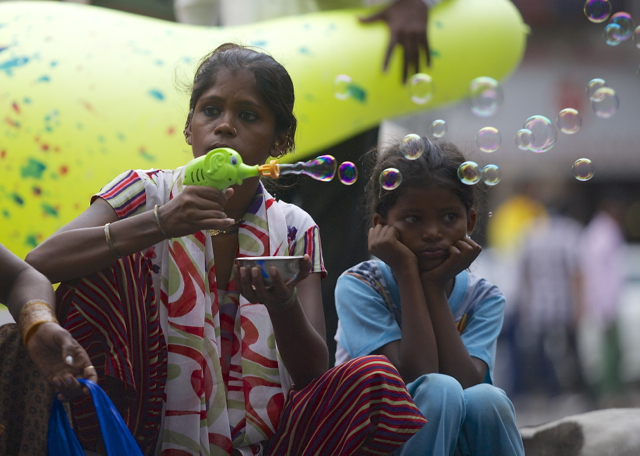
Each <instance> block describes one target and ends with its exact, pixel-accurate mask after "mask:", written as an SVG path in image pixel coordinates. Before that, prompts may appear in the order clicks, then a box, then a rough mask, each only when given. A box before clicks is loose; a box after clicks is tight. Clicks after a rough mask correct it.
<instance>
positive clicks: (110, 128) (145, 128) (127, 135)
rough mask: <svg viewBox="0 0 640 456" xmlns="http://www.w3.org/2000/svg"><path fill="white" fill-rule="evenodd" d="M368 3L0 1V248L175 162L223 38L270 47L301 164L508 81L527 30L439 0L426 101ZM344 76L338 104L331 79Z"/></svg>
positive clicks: (511, 10)
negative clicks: (380, 127)
mask: <svg viewBox="0 0 640 456" xmlns="http://www.w3.org/2000/svg"><path fill="white" fill-rule="evenodd" d="M363 14H366V11H361V10H349V11H345V10H343V11H339V12H324V13H315V14H310V15H306V16H298V17H289V18H283V19H278V20H272V21H268V22H263V23H257V24H252V25H248V26H239V27H228V28H222V27H199V26H189V25H182V24H176V23H173V22H167V21H162V20H157V19H151V18H146V17H142V16H137V15H133V14H129V13H122V12H118V11H113V10H108V9H104V8H99V7H93V6H87V5H81V4H74V3H65V2H0V122H1V123H0V125H1V126H0V176H1V179H0V243H2V244H4V245H5V246H7V247H8V248H9V249H10V250H11V251H13V252H14V253H15V254H16V255H18V256H20V257H24V256H25V255H26V253H27V252H28V251H29V250H30V249H32V248H33V247H34V246H36V245H37V244H38V243H40V242H41V241H42V240H43V239H45V238H46V237H47V236H49V235H51V234H52V233H53V232H54V231H55V230H57V229H58V228H60V227H61V226H62V225H64V224H65V223H67V222H69V221H70V220H71V219H73V218H74V217H76V216H77V215H78V214H79V213H80V212H81V211H83V210H84V209H85V208H86V207H87V206H88V203H89V198H90V196H91V195H92V194H93V193H95V192H96V191H98V190H99V189H100V188H101V187H102V186H103V185H104V184H106V183H107V182H109V181H110V180H111V179H112V178H113V177H114V176H116V175H117V174H119V173H120V172H122V171H124V170H126V169H130V168H174V167H176V166H179V165H182V164H185V163H187V162H188V161H189V160H190V159H191V155H190V152H189V149H188V147H187V145H186V144H185V143H184V140H183V137H182V130H183V126H184V121H185V117H186V114H187V103H188V90H187V89H185V87H187V86H188V83H189V82H190V80H191V77H192V75H193V71H194V70H195V67H196V65H197V62H198V60H199V59H200V58H201V57H203V56H204V55H205V54H207V53H208V52H209V51H211V50H212V49H214V48H215V47H217V46H218V45H219V44H222V43H223V42H228V41H233V42H238V43H241V44H247V45H253V46H257V47H259V48H262V49H264V50H265V51H267V52H269V53H270V54H271V55H273V56H274V57H275V58H276V59H277V60H278V61H280V62H281V63H282V64H283V65H284V66H285V67H286V68H287V69H288V70H289V72H290V74H291V76H292V78H293V81H294V84H295V88H296V108H295V112H296V115H297V117H298V120H299V128H298V136H297V138H296V139H297V152H296V153H295V154H294V155H292V156H290V157H288V160H298V159H308V158H309V157H310V156H312V155H314V154H316V153H317V152H319V151H321V150H322V149H323V148H326V147H327V146H330V145H333V144H335V143H337V142H339V141H341V140H344V139H346V138H348V137H350V136H353V135H354V134H357V133H359V132H362V131H364V130H366V129H369V128H371V127H373V126H375V125H377V124H378V123H379V122H380V121H381V120H382V119H385V118H389V117H394V116H398V115H405V114H410V113H414V112H418V111H422V110H425V109H432V108H433V107H437V106H442V105H443V104H446V103H451V102H454V101H458V100H460V99H462V98H463V97H464V94H465V91H466V88H467V86H468V83H469V81H470V80H471V79H473V78H475V77H478V76H491V77H493V78H496V79H499V80H500V79H503V78H504V77H505V76H507V75H508V74H509V73H510V72H512V71H513V70H514V69H515V68H516V67H517V66H518V64H519V62H520V60H521V58H522V54H523V52H524V48H525V42H526V33H527V32H526V30H527V28H526V26H525V25H524V24H523V22H522V18H521V16H520V14H519V12H518V11H517V10H516V8H515V7H514V6H513V4H512V3H511V2H510V1H509V0H444V1H443V2H442V3H440V4H439V5H437V6H436V7H434V8H433V9H432V10H431V12H430V15H429V29H428V30H429V42H430V46H431V50H432V57H433V58H432V65H431V68H429V69H426V70H425V71H426V72H427V73H428V74H429V75H430V76H431V77H432V79H433V83H434V85H435V91H434V92H433V97H432V98H431V100H430V101H429V102H428V103H426V104H423V105H419V104H415V103H414V102H412V101H411V97H410V96H409V94H408V91H407V88H406V86H403V85H402V83H401V82H400V80H401V77H400V75H401V72H402V68H401V67H402V62H401V58H402V56H401V52H396V53H395V54H394V56H393V58H392V61H391V65H390V69H389V71H388V72H387V73H383V72H382V71H381V64H382V60H383V56H384V52H385V50H386V46H387V41H388V31H387V28H386V26H385V25H384V24H376V25H361V24H360V23H359V22H358V20H357V18H358V17H359V16H361V15H363ZM340 74H345V75H349V76H350V77H351V80H352V83H351V90H350V92H351V93H352V94H353V95H355V96H351V97H349V98H348V99H346V100H340V99H337V98H336V97H335V96H334V79H335V77H336V76H337V75H340Z"/></svg>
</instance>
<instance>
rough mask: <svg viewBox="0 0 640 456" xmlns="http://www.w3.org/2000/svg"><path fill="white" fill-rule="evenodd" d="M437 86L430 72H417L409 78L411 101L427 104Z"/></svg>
mask: <svg viewBox="0 0 640 456" xmlns="http://www.w3.org/2000/svg"><path fill="white" fill-rule="evenodd" d="M434 89H435V86H434V84H433V79H432V78H431V76H429V75H428V74H424V73H417V74H414V75H413V76H411V79H409V94H410V95H411V101H413V102H414V103H416V104H427V103H429V101H430V100H431V97H433V91H434Z"/></svg>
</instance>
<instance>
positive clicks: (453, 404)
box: [407, 374, 464, 410]
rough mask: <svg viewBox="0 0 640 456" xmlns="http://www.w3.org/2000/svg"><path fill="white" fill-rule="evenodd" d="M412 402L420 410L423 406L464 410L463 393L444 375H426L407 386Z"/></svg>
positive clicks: (452, 379) (451, 378) (455, 383)
mask: <svg viewBox="0 0 640 456" xmlns="http://www.w3.org/2000/svg"><path fill="white" fill-rule="evenodd" d="M407 389H408V390H409V393H410V394H411V397H413V400H414V401H415V403H416V404H417V405H418V408H420V409H421V410H422V408H423V406H424V407H426V406H436V405H438V406H441V407H447V408H448V409H450V410H451V409H453V408H458V409H460V410H464V391H463V389H462V386H461V385H460V383H459V382H458V381H457V380H456V379H455V378H453V377H451V376H449V375H444V374H427V375H422V376H420V377H418V378H417V379H416V380H414V381H413V382H411V383H409V384H408V385H407Z"/></svg>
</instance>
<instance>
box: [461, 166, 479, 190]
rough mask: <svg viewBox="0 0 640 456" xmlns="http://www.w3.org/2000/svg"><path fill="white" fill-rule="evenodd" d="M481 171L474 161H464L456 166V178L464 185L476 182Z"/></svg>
mask: <svg viewBox="0 0 640 456" xmlns="http://www.w3.org/2000/svg"><path fill="white" fill-rule="evenodd" d="M481 175H482V172H481V170H480V167H479V166H478V164H477V163H476V162H474V161H466V162H464V163H462V164H461V165H460V166H458V179H460V182H462V183H463V184H466V185H473V184H477V183H478V182H479V181H480V178H481Z"/></svg>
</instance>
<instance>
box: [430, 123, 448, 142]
mask: <svg viewBox="0 0 640 456" xmlns="http://www.w3.org/2000/svg"><path fill="white" fill-rule="evenodd" d="M447 128H448V127H447V122H445V121H444V120H442V119H438V120H434V121H433V122H431V126H430V127H429V130H430V131H431V134H432V135H433V137H434V138H442V137H443V136H444V135H446V134H447Z"/></svg>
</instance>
